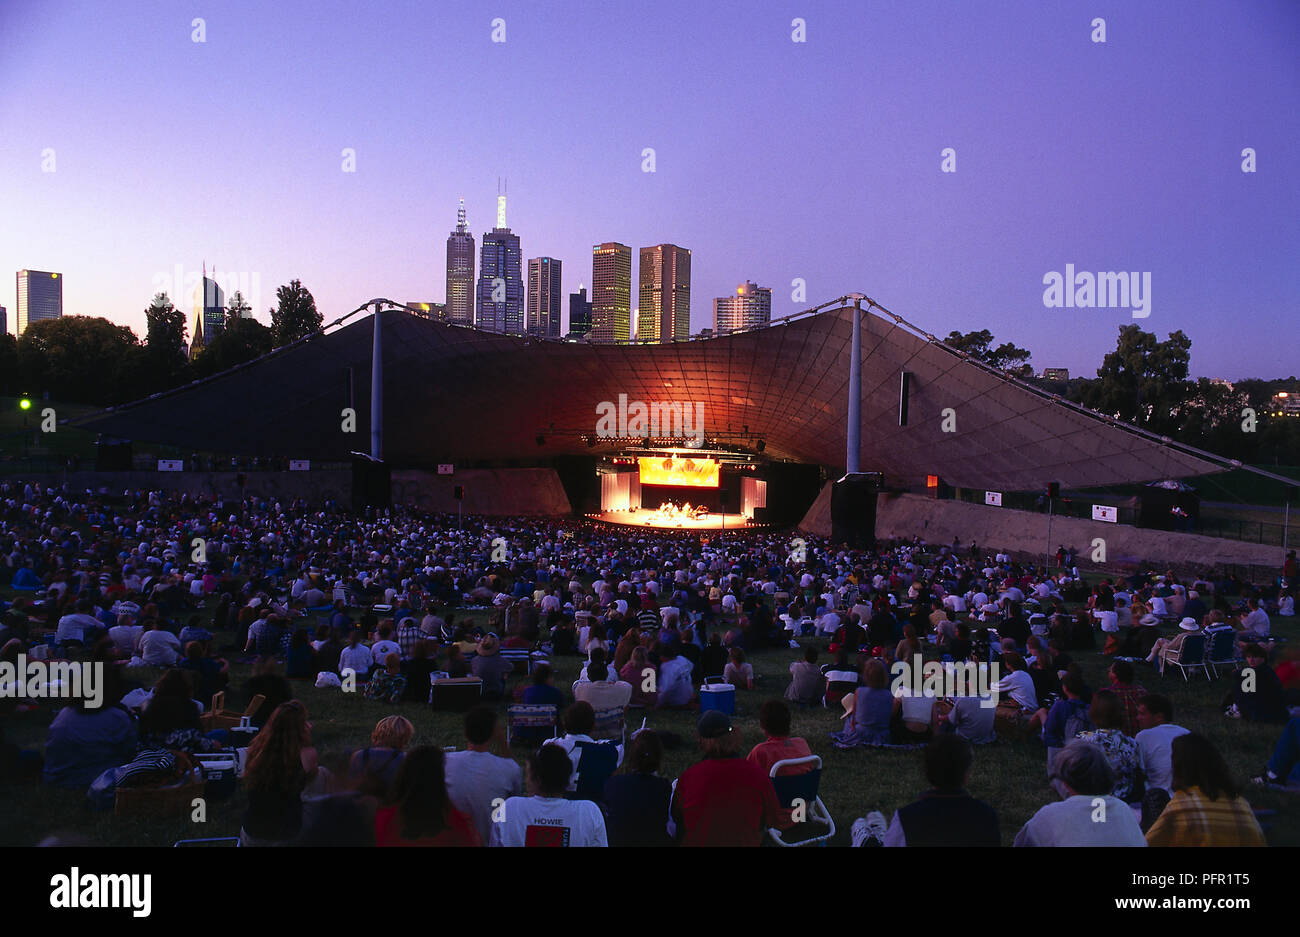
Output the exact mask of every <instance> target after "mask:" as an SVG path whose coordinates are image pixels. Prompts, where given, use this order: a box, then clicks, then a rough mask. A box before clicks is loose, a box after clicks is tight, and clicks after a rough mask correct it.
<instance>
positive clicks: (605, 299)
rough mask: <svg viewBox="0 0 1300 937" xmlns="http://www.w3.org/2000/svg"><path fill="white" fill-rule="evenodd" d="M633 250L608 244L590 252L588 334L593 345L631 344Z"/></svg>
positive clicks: (620, 245) (594, 248)
mask: <svg viewBox="0 0 1300 937" xmlns="http://www.w3.org/2000/svg"><path fill="white" fill-rule="evenodd" d="M631 329H632V248H630V247H628V246H627V245H626V244H619V243H616V242H608V243H605V244H597V245H596V246H595V247H593V248H592V249H591V332H590V341H593V342H605V343H610V344H612V343H614V342H628V341H631V339H632V335H631Z"/></svg>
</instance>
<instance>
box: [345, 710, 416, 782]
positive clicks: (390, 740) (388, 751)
mask: <svg viewBox="0 0 1300 937" xmlns="http://www.w3.org/2000/svg"><path fill="white" fill-rule="evenodd" d="M414 737H415V725H414V724H413V723H412V722H411V720H410V719H407V718H406V717H405V716H385V717H384V718H383V719H380V720H379V722H377V723H376V724H375V729H374V731H373V732H371V733H370V747H369V748H363V749H361V750H360V751H357V752H353V754H352V758H351V759H350V760H349V761H348V781H349V782H350V784H351V785H352V786H353V787H354V788H356V789H357V790H358V791H359V792H360V793H362V794H366V795H369V796H371V797H377V798H379V800H380V801H381V802H383V803H387V802H388V799H389V794H390V792H391V791H392V789H393V781H394V779H395V778H396V777H397V769H398V768H400V767H401V765H402V759H403V758H405V757H406V748H407V746H408V745H410V744H411V739H413V738H414Z"/></svg>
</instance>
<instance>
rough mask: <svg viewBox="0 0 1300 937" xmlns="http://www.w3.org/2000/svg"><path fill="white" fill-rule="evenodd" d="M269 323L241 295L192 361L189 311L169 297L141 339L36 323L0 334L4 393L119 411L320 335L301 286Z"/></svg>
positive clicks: (291, 288)
mask: <svg viewBox="0 0 1300 937" xmlns="http://www.w3.org/2000/svg"><path fill="white" fill-rule="evenodd" d="M276 299H277V300H278V303H277V305H276V307H275V308H274V309H271V310H270V314H271V325H270V326H269V327H268V326H265V325H263V324H262V323H261V322H258V321H257V320H256V319H253V318H251V317H250V315H249V313H250V312H251V309H250V307H249V305H248V303H247V301H246V300H245V299H244V297H243V296H242V295H241V294H240V293H235V294H234V295H233V296H231V297H230V302H229V305H228V306H227V307H226V309H225V313H224V322H223V327H222V328H221V329H220V330H219V331H218V332H217V334H216V335H213V336H206V335H205V336H204V337H205V339H206V344H205V345H203V346H202V347H199V348H196V349H195V353H194V355H193V357H191V356H190V353H189V349H190V341H189V339H190V336H189V330H188V323H187V316H186V313H185V312H184V311H183V310H181V309H178V308H176V305H175V304H174V303H173V302H172V301H171V299H170V298H169V297H168V296H167V294H166V293H158V294H156V295H155V296H154V297H153V300H152V301H151V302H150V303H149V306H148V308H147V309H145V313H144V314H145V336H144V340H143V341H141V340H140V338H139V337H138V336H137V335H136V334H135V332H134V331H132V330H131V329H129V328H127V327H126V326H124V325H116V324H114V323H112V322H110V321H109V320H107V319H104V318H101V317H97V316H62V317H60V318H58V319H43V320H40V321H38V322H33V323H32V324H31V325H30V326H28V327H27V329H26V330H25V331H24V332H23V334H22V335H21V336H18V337H16V338H15V337H14V336H13V335H8V334H5V335H0V394H3V395H6V396H17V395H20V394H30V395H32V396H34V397H44V396H46V395H47V394H48V395H49V398H50V399H51V400H53V401H64V402H69V403H81V404H90V405H95V406H116V405H118V404H123V403H129V402H130V401H133V400H139V399H140V398H142V397H148V396H149V395H150V394H156V393H159V392H161V391H165V390H170V389H172V388H174V387H180V386H181V385H183V384H188V383H189V382H191V381H195V380H201V379H203V378H206V377H211V376H212V375H214V374H218V373H220V372H221V371H225V370H227V369H228V368H233V367H235V366H236V365H239V364H243V363H244V362H246V361H252V360H253V359H254V358H257V357H260V356H261V355H264V354H266V353H267V352H269V351H271V350H273V349H275V348H279V347H282V346H284V345H288V344H291V343H293V342H295V341H297V340H298V339H300V338H303V337H305V336H307V335H310V334H312V333H313V332H317V331H319V330H320V328H321V325H322V324H323V322H324V319H323V317H322V316H321V314H320V312H319V311H317V309H316V300H315V299H314V298H313V297H312V295H311V293H310V292H309V291H308V290H307V289H306V288H305V287H304V286H303V285H302V283H301V282H300V281H299V280H291V281H290V282H289V283H288V284H286V285H284V286H281V287H280V288H279V289H278V290H277V291H276Z"/></svg>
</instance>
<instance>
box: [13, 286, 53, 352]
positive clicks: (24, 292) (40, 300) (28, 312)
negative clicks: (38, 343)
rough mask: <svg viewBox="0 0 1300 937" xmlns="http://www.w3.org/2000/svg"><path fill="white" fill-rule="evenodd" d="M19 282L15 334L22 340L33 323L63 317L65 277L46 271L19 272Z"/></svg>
mask: <svg viewBox="0 0 1300 937" xmlns="http://www.w3.org/2000/svg"><path fill="white" fill-rule="evenodd" d="M17 280H18V318H17V320H16V322H15V323H14V327H15V329H16V330H17V331H15V332H14V334H15V335H17V336H18V337H19V338H21V337H22V334H23V333H24V332H26V331H27V326H29V325H31V324H32V323H33V322H39V321H41V320H42V319H57V318H59V317H60V316H62V315H63V277H62V276H61V275H60V274H57V273H48V272H46V271H44V270H19V271H18V274H17Z"/></svg>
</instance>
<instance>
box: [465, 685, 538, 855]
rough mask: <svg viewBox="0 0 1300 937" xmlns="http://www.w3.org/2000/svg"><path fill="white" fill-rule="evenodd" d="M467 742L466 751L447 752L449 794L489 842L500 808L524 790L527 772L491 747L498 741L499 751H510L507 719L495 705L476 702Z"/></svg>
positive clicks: (467, 728)
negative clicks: (506, 725)
mask: <svg viewBox="0 0 1300 937" xmlns="http://www.w3.org/2000/svg"><path fill="white" fill-rule="evenodd" d="M465 742H466V750H465V751H463V752H448V753H447V797H448V799H450V800H451V802H452V805H453V806H454V807H455V808H456V809H457V810H459V811H460V812H461V813H463V814H465V816H467V817H469V819H470V822H472V823H473V824H474V826H475V828H476V829H477V830H478V833H479V836H480V837H482V840H483V842H485V843H486V842H488V841H489V840H490V839H491V837H492V828H493V827H494V826H495V825H497V824H496V823H494V822H493V821H494V820H495V819H502V818H501V817H500V813H499V811H498V810H497V808H499V807H500V806H501V805H502V804H503V803H504V802H505V801H506V799H507V798H510V797H515V796H517V795H519V794H521V793H523V772H522V771H521V770H520V768H519V765H518V764H517V763H516V762H515V760H514V759H513V758H504V757H500V756H498V755H494V754H492V752H490V751H489V750H488V749H489V746H490V745H491V744H492V743H494V742H495V744H496V748H497V751H498V752H504V753H506V754H509V749H508V748H507V747H506V738H505V728H504V723H502V722H501V721H500V719H499V718H498V717H497V714H496V711H495V710H493V709H492V708H491V707H488V706H476V707H474V708H473V709H471V710H470V711H469V712H467V713H466V714H465Z"/></svg>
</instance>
